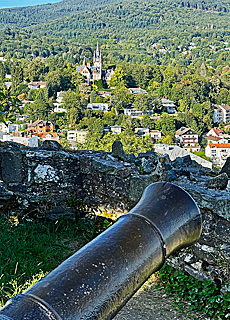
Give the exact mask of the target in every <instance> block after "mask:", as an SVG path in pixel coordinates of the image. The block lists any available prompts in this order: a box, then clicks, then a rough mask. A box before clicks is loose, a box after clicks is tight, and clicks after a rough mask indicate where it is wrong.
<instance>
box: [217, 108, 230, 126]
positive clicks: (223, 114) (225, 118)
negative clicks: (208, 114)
mask: <svg viewBox="0 0 230 320" xmlns="http://www.w3.org/2000/svg"><path fill="white" fill-rule="evenodd" d="M213 122H214V123H221V122H224V123H226V122H230V106H229V105H228V104H221V105H217V104H214V113H213Z"/></svg>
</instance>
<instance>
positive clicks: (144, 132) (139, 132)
mask: <svg viewBox="0 0 230 320" xmlns="http://www.w3.org/2000/svg"><path fill="white" fill-rule="evenodd" d="M134 134H135V135H136V136H138V137H146V136H149V128H135V129H134Z"/></svg>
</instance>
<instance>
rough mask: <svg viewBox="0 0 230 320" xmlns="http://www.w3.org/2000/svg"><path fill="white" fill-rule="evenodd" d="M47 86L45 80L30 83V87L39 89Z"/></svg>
mask: <svg viewBox="0 0 230 320" xmlns="http://www.w3.org/2000/svg"><path fill="white" fill-rule="evenodd" d="M45 86H46V83H45V82H44V81H32V82H30V83H28V88H29V89H35V90H38V89H42V88H45Z"/></svg>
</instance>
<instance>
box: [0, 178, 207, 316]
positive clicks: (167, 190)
mask: <svg viewBox="0 0 230 320" xmlns="http://www.w3.org/2000/svg"><path fill="white" fill-rule="evenodd" d="M201 230H202V220H201V215H200V212H199V209H198V207H197V205H196V203H195V202H194V200H193V199H192V198H191V196H190V195H189V194H188V193H187V192H185V191H184V190H183V189H181V188H180V187H178V186H176V185H173V184H171V183H167V182H158V183H153V184H151V185H150V186H148V187H147V188H146V189H145V191H144V193H143V196H142V198H141V199H140V201H139V202H138V204H137V205H136V206H135V207H134V208H133V209H132V210H131V211H130V212H129V213H127V214H125V215H123V216H121V217H120V218H119V219H118V220H117V222H116V223H114V224H113V225H112V226H111V227H110V228H108V229H107V230H106V231H104V232H103V233H102V234H100V235H99V236H98V237H97V238H95V239H94V240H92V241H91V242H90V243H88V244H87V245H85V246H84V247H83V248H82V249H80V250H79V251H77V252H76V253H75V254H73V255H72V256H71V257H70V258H68V259H67V260H65V261H64V262H63V263H62V264H61V265H60V266H58V267H57V268H56V269H55V270H53V271H52V272H50V273H49V274H48V275H47V276H46V277H44V278H43V279H41V280H40V281H39V282H37V283H36V284H34V285H33V286H32V287H30V288H29V289H28V290H27V291H25V292H24V293H23V294H19V295H16V296H15V297H13V298H12V299H11V300H9V301H8V302H7V304H6V305H5V306H4V307H3V308H2V309H1V310H0V320H32V319H33V320H61V319H62V320H99V319H101V320H102V319H103V320H105V319H106V320H109V319H113V317H114V316H115V315H116V314H117V313H118V311H119V310H120V309H121V308H122V307H123V306H124V305H125V303H126V302H127V301H128V300H129V299H130V298H131V296H132V295H133V294H134V293H135V292H136V291H137V290H138V289H139V288H140V286H141V285H142V284H143V283H144V282H145V281H146V280H147V278H148V277H149V276H150V275H151V274H152V273H153V272H155V271H157V270H159V269H160V268H161V267H162V266H163V264H164V262H165V259H166V258H167V257H168V256H169V255H170V254H171V253H172V252H174V251H175V250H178V249H180V248H183V247H187V246H189V245H191V244H193V243H195V242H196V240H198V238H199V237H200V234H201Z"/></svg>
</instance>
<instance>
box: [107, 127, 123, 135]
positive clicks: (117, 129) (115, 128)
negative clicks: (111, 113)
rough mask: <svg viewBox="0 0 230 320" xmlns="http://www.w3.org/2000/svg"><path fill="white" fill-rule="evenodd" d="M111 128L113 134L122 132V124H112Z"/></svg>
mask: <svg viewBox="0 0 230 320" xmlns="http://www.w3.org/2000/svg"><path fill="white" fill-rule="evenodd" d="M110 130H111V132H112V133H113V134H120V133H121V132H122V126H117V125H115V126H111V127H110Z"/></svg>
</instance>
